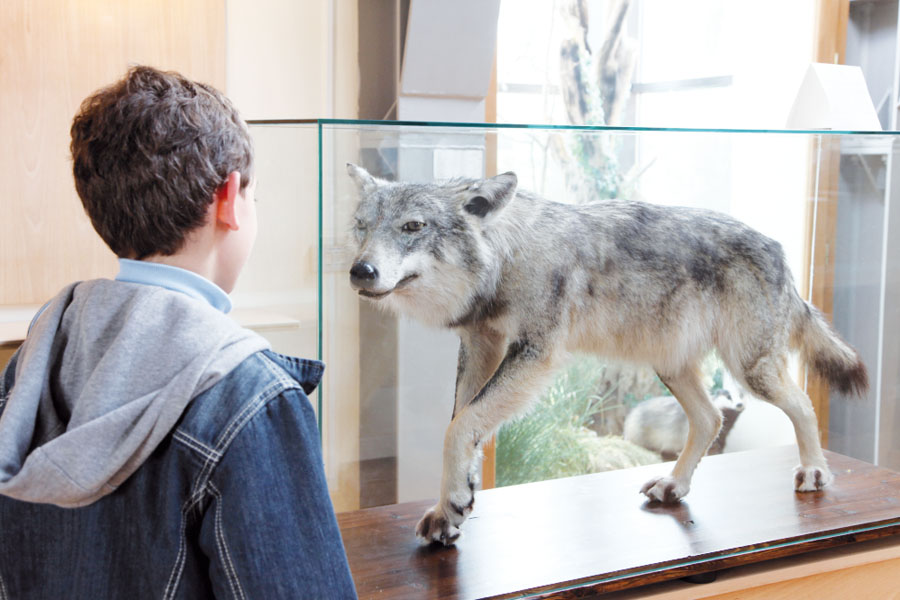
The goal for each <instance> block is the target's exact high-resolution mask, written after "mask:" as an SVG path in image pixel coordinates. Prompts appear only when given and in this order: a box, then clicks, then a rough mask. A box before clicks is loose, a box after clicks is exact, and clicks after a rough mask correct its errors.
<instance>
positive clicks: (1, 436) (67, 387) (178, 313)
mask: <svg viewBox="0 0 900 600" xmlns="http://www.w3.org/2000/svg"><path fill="white" fill-rule="evenodd" d="M266 348H268V343H267V342H266V341H265V340H264V339H263V338H262V337H260V336H259V335H257V334H255V333H253V332H251V331H249V330H246V329H243V328H241V327H240V326H238V325H237V324H236V323H235V322H234V321H232V320H231V319H230V318H228V317H227V316H226V315H224V314H223V313H221V312H219V311H217V310H216V309H214V308H212V307H211V306H209V305H208V304H206V303H204V302H203V301H201V300H197V299H194V298H191V297H190V296H187V295H185V294H182V293H180V292H175V291H171V290H167V289H165V288H162V287H158V286H153V285H144V284H137V283H126V282H121V281H110V280H105V279H100V280H92V281H87V282H83V283H78V284H73V285H71V286H69V287H67V288H65V289H64V290H63V291H62V292H60V294H59V295H58V296H56V298H54V299H53V300H52V301H51V302H50V303H49V304H48V305H47V307H46V308H45V309H44V311H43V312H42V313H41V314H40V316H39V317H38V319H37V321H36V322H35V323H34V325H33V326H32V329H31V331H30V332H29V334H28V339H27V340H26V341H25V343H24V344H23V345H22V347H21V348H20V350H19V352H18V359H17V363H16V367H15V368H16V371H15V383H14V385H13V387H12V389H11V390H7V392H6V393H7V394H8V395H7V398H6V406H5V409H4V410H3V412H2V414H0V494H5V495H7V496H10V497H12V498H17V499H19V500H27V501H31V502H43V503H51V504H56V505H59V506H64V507H76V506H84V505H86V504H90V503H92V502H94V501H96V500H97V499H99V498H101V497H102V496H104V495H106V494H109V493H110V492H112V491H113V490H115V489H116V487H117V486H119V485H120V484H121V483H122V482H123V481H125V480H126V479H127V478H128V477H129V476H130V475H131V474H132V473H134V472H135V471H136V470H137V469H138V467H140V466H141V464H143V462H144V461H145V460H146V459H147V457H148V456H149V455H150V454H151V453H152V452H153V450H154V449H155V448H156V447H157V446H158V445H159V443H160V442H161V441H162V440H163V439H164V438H165V436H166V435H167V434H168V433H169V432H170V431H171V430H172V428H173V427H174V426H175V424H176V422H177V421H178V419H179V418H180V417H181V415H182V413H183V412H184V410H185V408H186V407H187V406H188V404H189V403H190V401H191V400H192V399H193V398H195V397H196V396H197V395H199V394H201V393H202V392H204V391H205V390H207V389H209V388H210V387H212V386H213V385H214V384H215V383H216V382H218V381H219V380H220V379H222V378H223V377H224V376H225V375H227V374H228V373H229V372H230V371H231V370H233V369H234V368H235V367H236V366H238V365H239V364H240V363H241V362H242V361H243V360H244V359H246V358H247V357H249V356H250V355H251V354H253V353H255V352H257V351H260V350H263V349H266ZM0 406H2V398H0Z"/></svg>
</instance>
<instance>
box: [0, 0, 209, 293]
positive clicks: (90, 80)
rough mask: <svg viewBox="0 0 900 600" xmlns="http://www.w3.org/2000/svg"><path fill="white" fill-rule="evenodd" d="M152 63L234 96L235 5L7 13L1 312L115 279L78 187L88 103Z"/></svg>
mask: <svg viewBox="0 0 900 600" xmlns="http://www.w3.org/2000/svg"><path fill="white" fill-rule="evenodd" d="M132 64H149V65H153V66H155V67H159V68H162V69H167V70H169V69H170V70H176V71H179V72H181V73H183V74H184V75H186V76H188V77H190V78H192V79H196V80H200V81H205V82H208V83H210V84H212V85H214V86H216V87H218V88H220V89H223V90H224V89H225V1H224V0H3V1H2V2H0V136H2V140H3V143H2V144H0V181H2V182H3V191H2V193H0V209H2V210H0V214H2V215H3V218H2V219H0V305H4V304H37V303H42V302H44V301H46V300H47V299H48V298H50V297H51V296H52V295H53V294H55V293H56V292H57V291H58V290H59V288H61V287H62V286H64V285H65V284H67V283H68V282H70V281H73V280H79V279H88V278H92V277H98V276H110V275H112V274H114V272H115V261H114V256H113V255H112V253H111V252H110V251H109V250H108V249H107V248H106V246H105V245H104V244H103V243H102V242H101V241H100V239H99V238H98V237H97V235H96V234H95V233H94V231H93V229H92V228H91V225H90V222H89V221H88V219H87V217H86V216H85V215H84V213H83V210H82V208H81V203H80V201H79V200H78V197H77V195H76V194H75V188H74V185H73V183H72V175H71V160H70V157H69V152H68V144H69V127H70V126H71V122H72V118H73V116H74V115H75V112H76V111H77V109H78V106H79V105H80V103H81V101H82V100H83V99H84V97H85V96H87V95H88V94H90V93H91V92H92V91H94V90H96V89H97V88H99V87H102V86H104V85H107V84H109V83H112V82H113V81H115V80H116V79H118V78H120V77H121V76H122V75H123V74H124V73H125V71H126V70H127V69H128V67H129V66H130V65H132Z"/></svg>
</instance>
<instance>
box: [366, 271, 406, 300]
mask: <svg viewBox="0 0 900 600" xmlns="http://www.w3.org/2000/svg"><path fill="white" fill-rule="evenodd" d="M418 277H419V274H418V273H413V274H412V275H407V276H406V277H404V278H403V279H401V280H400V281H398V282H397V285H395V286H394V287H392V288H391V289H389V290H388V291H386V292H370V291H368V290H359V295H360V296H365V297H366V298H372V299H375V300H377V299H378V298H384V297H385V296H387V295H388V294H390V293H391V292H393V291H394V290H398V289H400V288H402V287H405V286H406V285H407V284H408V283H409V282H410V281H412V280H413V279H416V278H418Z"/></svg>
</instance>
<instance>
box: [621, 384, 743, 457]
mask: <svg viewBox="0 0 900 600" xmlns="http://www.w3.org/2000/svg"><path fill="white" fill-rule="evenodd" d="M712 401H713V405H714V406H715V407H716V409H717V410H718V411H719V412H720V413H721V414H722V428H721V429H720V430H719V435H718V436H717V437H716V439H715V440H714V441H713V442H712V444H711V445H710V447H709V449H708V450H707V451H706V454H708V455H709V454H721V453H722V450H723V449H724V448H725V443H726V441H727V439H728V434H729V433H730V432H731V429H732V427H734V423H735V421H737V418H738V416H740V414H741V413H742V412H743V410H744V403H743V402H741V401H739V400H733V399H732V397H731V394H730V393H729V392H728V391H726V390H719V391H718V392H717V393H716V394H714V395H713V398H712ZM622 437H624V438H625V439H626V440H628V441H629V442H631V443H632V444H637V445H638V446H641V447H643V448H646V449H648V450H652V451H653V452H658V453H659V454H660V455H661V456H662V457H663V459H664V460H675V459H676V458H677V457H678V454H679V453H680V452H681V451H682V450H683V449H684V446H685V442H687V437H688V420H687V415H686V414H685V412H684V410H683V409H682V408H681V405H680V404H679V403H678V400H676V399H675V397H674V396H658V397H656V398H648V399H647V400H644V401H642V402H641V403H640V404H638V405H637V406H635V407H634V408H633V409H632V410H631V412H629V413H628V416H627V417H626V418H625V427H624V432H623V434H622Z"/></svg>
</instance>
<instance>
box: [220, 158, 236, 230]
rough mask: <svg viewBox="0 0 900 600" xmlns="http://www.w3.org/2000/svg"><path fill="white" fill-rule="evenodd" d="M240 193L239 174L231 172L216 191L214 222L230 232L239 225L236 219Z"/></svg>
mask: <svg viewBox="0 0 900 600" xmlns="http://www.w3.org/2000/svg"><path fill="white" fill-rule="evenodd" d="M240 193H241V174H240V173H239V172H237V171H232V172H231V173H229V174H228V178H227V179H226V180H225V183H223V184H222V185H220V186H219V188H218V189H217V190H216V199H215V202H216V222H217V223H219V224H221V225H224V226H225V227H227V228H228V229H231V230H232V231H237V230H238V229H239V228H240V226H241V224H240V223H239V222H238V217H237V199H238V196H239V195H240Z"/></svg>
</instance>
